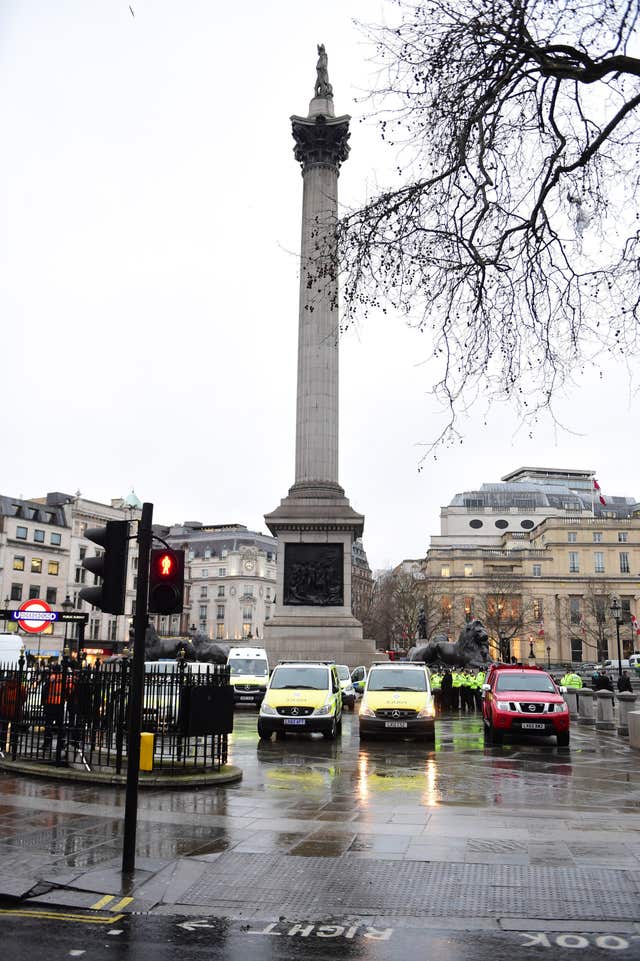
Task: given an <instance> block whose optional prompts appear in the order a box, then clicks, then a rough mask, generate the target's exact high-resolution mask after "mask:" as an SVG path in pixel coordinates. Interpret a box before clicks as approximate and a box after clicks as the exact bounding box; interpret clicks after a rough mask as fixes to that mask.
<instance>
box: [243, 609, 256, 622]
mask: <svg viewBox="0 0 640 961" xmlns="http://www.w3.org/2000/svg"><path fill="white" fill-rule="evenodd" d="M242 620H243V621H251V620H253V611H252V610H251V608H250V607H243V608H242Z"/></svg>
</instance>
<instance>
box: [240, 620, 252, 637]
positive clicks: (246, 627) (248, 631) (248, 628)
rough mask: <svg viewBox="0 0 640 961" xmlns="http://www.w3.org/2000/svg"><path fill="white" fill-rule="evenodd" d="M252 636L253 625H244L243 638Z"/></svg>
mask: <svg viewBox="0 0 640 961" xmlns="http://www.w3.org/2000/svg"><path fill="white" fill-rule="evenodd" d="M250 634H251V624H248V623H247V624H243V625H242V636H243V637H249V635H250Z"/></svg>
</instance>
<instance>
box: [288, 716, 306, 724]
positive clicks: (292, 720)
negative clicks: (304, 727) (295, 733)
mask: <svg viewBox="0 0 640 961" xmlns="http://www.w3.org/2000/svg"><path fill="white" fill-rule="evenodd" d="M284 723H285V724H306V723H307V722H306V718H304V717H285V719H284Z"/></svg>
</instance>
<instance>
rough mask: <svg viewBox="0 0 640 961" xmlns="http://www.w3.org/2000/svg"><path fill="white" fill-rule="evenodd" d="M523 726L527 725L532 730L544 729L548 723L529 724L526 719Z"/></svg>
mask: <svg viewBox="0 0 640 961" xmlns="http://www.w3.org/2000/svg"><path fill="white" fill-rule="evenodd" d="M522 727H526V728H527V729H528V730H530V731H544V730H545V728H546V724H527V723H526V721H525V722H524V723H523V725H522Z"/></svg>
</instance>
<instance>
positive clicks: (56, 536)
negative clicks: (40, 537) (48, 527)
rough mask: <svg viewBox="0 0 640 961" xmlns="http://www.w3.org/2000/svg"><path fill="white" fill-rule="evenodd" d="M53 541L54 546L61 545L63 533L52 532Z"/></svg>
mask: <svg viewBox="0 0 640 961" xmlns="http://www.w3.org/2000/svg"><path fill="white" fill-rule="evenodd" d="M51 543H52V544H53V546H54V547H60V545H61V544H62V535H61V534H55V533H54V534H52V535H51Z"/></svg>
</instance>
